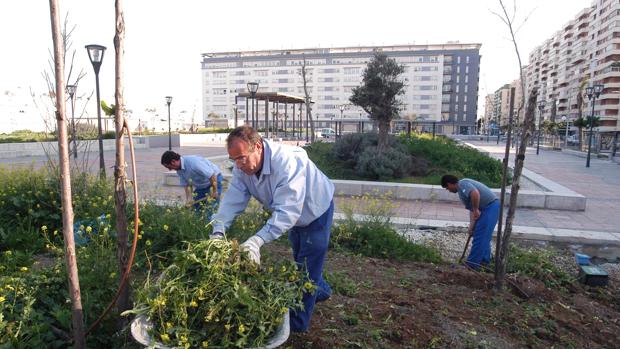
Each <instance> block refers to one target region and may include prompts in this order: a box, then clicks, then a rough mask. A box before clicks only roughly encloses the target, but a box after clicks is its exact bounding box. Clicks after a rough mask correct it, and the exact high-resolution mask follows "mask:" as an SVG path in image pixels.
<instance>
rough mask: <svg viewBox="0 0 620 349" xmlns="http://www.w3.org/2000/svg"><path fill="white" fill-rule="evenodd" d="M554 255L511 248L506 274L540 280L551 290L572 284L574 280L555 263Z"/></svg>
mask: <svg viewBox="0 0 620 349" xmlns="http://www.w3.org/2000/svg"><path fill="white" fill-rule="evenodd" d="M554 255H555V253H554V252H553V251H549V250H541V249H524V248H519V247H517V246H514V245H513V246H510V254H509V255H508V264H507V265H506V272H507V273H519V274H523V275H527V276H529V277H532V278H534V279H538V280H540V281H542V282H544V283H545V285H546V286H547V287H549V288H558V287H560V288H561V287H563V286H565V285H567V284H569V283H571V282H572V278H571V276H570V275H569V274H568V273H566V272H565V271H563V270H562V269H560V268H559V267H558V266H557V265H556V264H555V263H554V262H553V256H554Z"/></svg>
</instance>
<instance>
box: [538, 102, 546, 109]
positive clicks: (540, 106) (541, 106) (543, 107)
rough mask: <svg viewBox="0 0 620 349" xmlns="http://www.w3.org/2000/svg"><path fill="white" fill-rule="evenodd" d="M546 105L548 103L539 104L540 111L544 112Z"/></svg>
mask: <svg viewBox="0 0 620 349" xmlns="http://www.w3.org/2000/svg"><path fill="white" fill-rule="evenodd" d="M545 104H547V102H545V101H544V100H542V101H540V102H538V110H540V111H543V109H545Z"/></svg>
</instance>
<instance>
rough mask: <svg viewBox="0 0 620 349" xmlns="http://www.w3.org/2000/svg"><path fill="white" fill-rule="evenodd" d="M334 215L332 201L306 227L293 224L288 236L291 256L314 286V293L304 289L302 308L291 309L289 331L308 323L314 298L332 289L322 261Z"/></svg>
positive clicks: (303, 328)
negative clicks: (305, 272)
mask: <svg viewBox="0 0 620 349" xmlns="http://www.w3.org/2000/svg"><path fill="white" fill-rule="evenodd" d="M333 217H334V201H333V200H332V202H331V204H330V206H329V209H327V211H325V213H323V214H322V215H321V216H320V217H319V218H317V219H315V220H314V221H313V222H312V223H310V224H309V225H308V226H305V227H293V228H292V229H290V230H289V232H288V239H289V240H290V242H291V247H292V248H293V258H294V259H295V262H296V263H297V266H298V267H299V268H300V269H301V270H305V271H307V272H308V277H309V278H310V281H311V282H312V283H313V284H315V285H316V286H317V289H316V291H315V292H314V294H310V293H309V292H304V294H303V299H302V300H303V303H304V309H303V310H293V311H291V321H290V325H291V331H293V332H305V331H307V330H308V327H310V318H311V317H312V311H313V310H314V304H315V303H316V302H320V301H324V300H326V299H327V298H329V297H330V296H331V293H332V290H331V287H329V284H328V283H327V282H326V281H325V280H324V279H323V263H324V262H325V256H326V254H327V247H328V246H329V235H330V230H331V227H332V221H333Z"/></svg>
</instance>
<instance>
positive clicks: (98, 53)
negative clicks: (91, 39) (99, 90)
mask: <svg viewBox="0 0 620 349" xmlns="http://www.w3.org/2000/svg"><path fill="white" fill-rule="evenodd" d="M105 50H106V48H105V46H101V45H86V51H88V58H89V59H90V63H91V64H92V65H96V64H98V65H101V62H102V61H103V54H104V53H105Z"/></svg>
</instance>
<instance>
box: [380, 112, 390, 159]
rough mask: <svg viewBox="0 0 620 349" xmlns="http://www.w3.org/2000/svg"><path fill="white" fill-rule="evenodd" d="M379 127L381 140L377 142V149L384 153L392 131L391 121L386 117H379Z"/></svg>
mask: <svg viewBox="0 0 620 349" xmlns="http://www.w3.org/2000/svg"><path fill="white" fill-rule="evenodd" d="M377 120H378V122H377V124H378V127H379V141H378V143H377V151H378V152H379V153H383V151H385V150H386V149H387V148H388V136H389V132H390V122H389V121H387V120H385V119H379V118H377Z"/></svg>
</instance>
